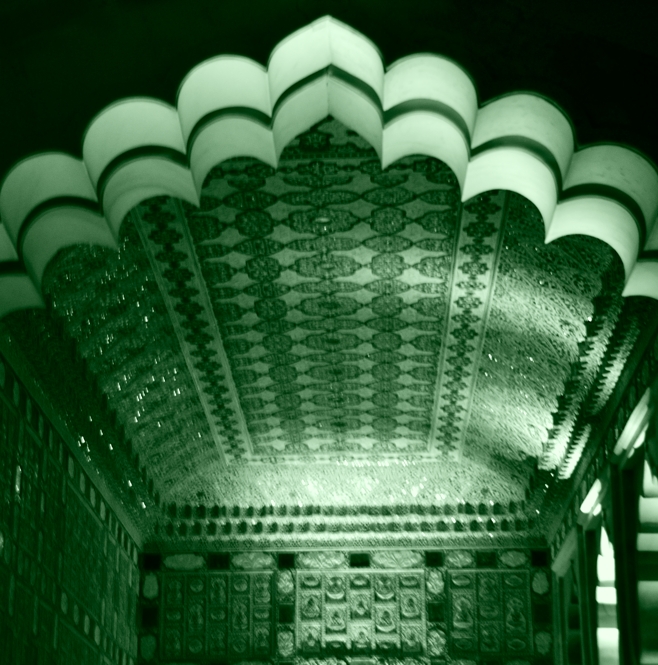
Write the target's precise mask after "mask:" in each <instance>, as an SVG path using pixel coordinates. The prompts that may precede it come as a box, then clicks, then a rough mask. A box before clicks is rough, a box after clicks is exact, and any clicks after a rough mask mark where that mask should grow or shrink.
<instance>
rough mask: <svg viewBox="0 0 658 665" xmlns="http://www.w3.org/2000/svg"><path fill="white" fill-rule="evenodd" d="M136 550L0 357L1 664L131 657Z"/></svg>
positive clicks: (124, 662)
mask: <svg viewBox="0 0 658 665" xmlns="http://www.w3.org/2000/svg"><path fill="white" fill-rule="evenodd" d="M136 563H137V548H136V546H135V543H134V542H133V541H132V540H131V538H130V536H129V535H128V534H127V532H126V531H125V529H124V528H123V527H122V525H121V524H120V522H119V520H118V519H117V517H116V515H115V514H114V512H113V511H112V510H111V509H110V508H109V507H108V504H107V503H106V501H105V500H104V498H103V497H102V496H101V494H100V492H99V490H98V487H97V486H96V485H95V484H94V483H93V482H92V481H91V480H90V479H89V477H88V476H87V475H86V473H85V471H84V470H83V469H82V468H81V465H80V464H79V463H78V461H77V460H76V459H75V457H74V456H73V455H72V454H71V452H70V450H69V448H68V447H67V444H66V443H65V442H64V441H63V440H62V438H61V437H60V436H59V434H58V433H57V432H56V431H55V430H54V428H53V427H52V425H51V424H50V423H49V422H48V420H47V418H46V417H45V416H44V415H43V413H42V412H41V411H40V410H39V409H38V407H37V406H36V405H35V404H34V401H33V400H32V398H31V397H30V395H28V394H27V391H26V390H25V388H24V386H22V385H21V384H20V382H19V381H18V380H17V379H16V377H15V376H14V375H13V374H12V372H11V371H10V370H9V368H8V366H7V363H6V362H4V361H3V359H2V358H1V357H0V654H1V655H0V662H2V663H11V664H12V665H21V664H23V663H25V664H28V663H29V664H30V665H32V664H34V663H38V664H39V665H41V664H44V665H46V664H47V665H52V664H55V663H57V664H59V663H62V664H64V663H66V664H67V665H69V664H72V663H75V664H76V665H91V664H94V665H95V664H96V663H98V664H103V665H104V664H106V663H120V664H121V665H129V664H130V665H132V664H133V663H134V662H135V657H136V650H137V639H136V635H135V630H136V600H137V590H138V574H137V566H136Z"/></svg>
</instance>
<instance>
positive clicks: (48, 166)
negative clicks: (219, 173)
mask: <svg viewBox="0 0 658 665" xmlns="http://www.w3.org/2000/svg"><path fill="white" fill-rule="evenodd" d="M327 115H331V116H333V117H334V118H336V119H337V120H339V121H340V122H342V123H343V124H344V125H346V126H347V127H349V128H350V129H352V130H354V131H356V132H357V133H358V134H360V135H361V136H362V137H363V138H365V139H366V140H367V141H368V142H369V143H370V144H371V145H372V146H373V147H374V149H375V150H376V152H377V154H378V156H379V158H380V160H381V164H382V166H383V167H386V166H388V165H389V164H391V163H393V162H395V161H396V160H398V159H400V158H402V157H405V156H409V155H413V154H419V153H420V154H424V155H427V156H430V157H434V158H437V159H440V160H442V161H443V162H445V163H446V164H447V165H448V166H449V167H450V168H451V169H452V170H453V172H454V174H455V176H456V178H457V181H458V182H459V185H460V188H461V199H462V201H467V200H469V199H471V198H473V197H474V196H476V195H478V194H481V193H483V192H486V191H490V190H496V189H504V190H509V191H513V192H517V193H518V194H521V195H522V196H524V197H526V198H527V199H529V200H530V201H532V203H534V204H535V205H536V206H537V208H538V210H539V212H540V214H541V216H542V219H543V221H544V225H545V240H546V242H551V241H553V240H555V239H557V238H560V237H562V236H565V235H574V234H584V235H588V236H592V237H595V238H598V239H600V240H603V241H604V242H606V243H607V244H608V245H610V246H611V247H612V248H613V249H614V250H615V251H616V252H617V254H618V255H619V256H620V258H621V260H622V263H623V266H624V270H625V276H626V286H625V289H624V295H625V296H633V295H643V296H649V297H652V298H655V299H658V279H657V278H658V258H656V257H657V256H658V255H657V254H656V252H658V229H657V228H656V225H655V221H656V217H657V214H658V172H657V171H656V168H655V166H654V165H653V164H652V163H651V162H650V160H649V159H648V158H646V157H645V156H643V155H641V154H639V153H638V152H637V151H635V150H633V149H631V148H628V147H624V146H620V145H613V144H600V145H592V146H587V147H584V148H581V149H577V148H576V145H575V137H574V131H573V127H572V125H571V123H570V121H569V119H568V118H567V117H566V116H565V114H564V113H563V112H562V111H561V110H560V109H559V108H558V107H557V106H556V105H555V104H554V103H552V102H551V101H549V100H547V99H545V98H543V97H541V96H539V95H537V94H535V93H528V92H516V93H512V94H510V95H507V96H504V97H501V98H498V99H495V100H492V101H490V102H489V103H486V104H484V105H483V106H481V107H478V101H477V95H476V91H475V86H474V84H473V82H472V80H471V79H470V77H469V76H468V74H467V73H466V72H465V71H464V70H463V69H462V68H461V67H459V66H458V65H457V64H455V63H454V62H452V61H450V60H449V59H447V58H444V57H442V56H438V55H433V54H424V53H420V54H414V55H411V56H408V57H405V58H402V59H401V60H398V61H397V62H395V63H393V64H392V65H391V66H389V67H388V68H385V66H384V64H383V61H382V57H381V54H380V53H379V51H378V50H377V48H376V47H375V46H374V45H373V44H372V43H371V42H370V41H369V40H368V39H367V38H366V37H364V36H363V35H361V34H360V33H358V32H356V31H355V30H353V29H352V28H350V27H349V26H347V25H345V24H343V23H341V22H339V21H337V20H335V19H333V18H331V17H324V18H321V19H319V20H317V21H315V22H313V23H311V24H310V25H308V26H306V27H304V28H302V29H300V30H298V31H297V32H295V33H293V34H292V35H290V36H289V37H288V38H287V39H285V40H283V41H282V42H281V43H280V44H279V45H278V46H277V47H276V48H275V49H274V51H273V52H272V55H271V57H270V60H269V63H268V66H267V68H265V67H263V66H262V65H260V64H258V63H256V62H254V61H252V60H249V59H247V58H243V57H239V56H228V55H227V56H218V57H216V58H211V59H210V60H207V61H205V62H203V63H201V64H200V65H198V66H197V67H196V68H194V69H193V70H192V71H191V72H190V73H189V74H188V75H187V77H186V78H185V79H184V81H183V83H182V84H181V87H180V90H179V93H178V102H177V107H176V108H174V107H172V106H170V105H168V104H165V103H164V102H162V101H160V100H155V99H147V98H129V99H125V100H120V101H118V102H116V103H115V104H113V105H111V106H109V107H107V108H106V109H104V110H103V111H102V112H101V113H100V114H99V115H98V116H97V117H96V118H95V119H94V120H93V121H92V122H91V124H90V125H89V127H88V129H87V131H86V133H85V137H84V140H83V149H82V155H83V156H82V159H76V158H75V157H73V156H71V155H68V154H64V153H43V154H38V155H35V156H31V157H28V158H26V159H24V160H23V161H21V162H19V163H18V164H17V165H16V166H15V167H14V168H13V169H11V170H10V172H9V173H8V175H7V176H6V177H5V179H4V182H3V184H2V187H1V188H0V219H1V220H2V224H1V225H0V317H2V316H4V315H6V314H8V313H10V312H12V311H16V310H20V309H25V308H35V307H42V306H43V298H42V292H41V283H42V278H43V274H44V270H45V268H46V266H47V265H48V263H49V261H50V260H51V259H52V258H53V257H54V256H55V254H56V253H57V252H58V251H59V250H60V249H62V248H64V247H67V246H70V245H72V244H94V245H100V246H107V247H112V248H116V247H117V239H118V237H119V229H120V226H121V224H122V222H123V220H124V218H125V217H126V215H127V213H128V212H129V211H130V210H132V209H133V208H134V207H135V206H136V205H137V204H139V203H140V202H142V201H144V200H145V199H148V198H150V197H153V196H157V195H168V196H173V197H176V198H180V199H183V200H184V201H187V202H189V203H191V204H192V205H194V206H199V205H200V194H201V188H202V185H203V182H204V180H205V178H206V176H207V175H208V173H209V172H210V170H211V169H212V167H213V166H215V165H216V164H218V163H220V162H222V161H224V160H227V159H229V158H232V157H236V156H241V157H254V158H257V159H259V160H261V161H263V162H265V163H266V164H269V165H271V166H277V164H278V160H279V157H280V155H281V153H282V151H283V149H284V147H285V146H286V145H287V144H288V143H289V142H290V141H291V140H292V139H293V138H294V137H295V136H297V135H298V134H299V133H301V132H303V131H305V130H307V129H308V128H310V127H311V126H313V125H314V124H316V123H317V122H319V121H321V120H322V119H323V118H325V117H327Z"/></svg>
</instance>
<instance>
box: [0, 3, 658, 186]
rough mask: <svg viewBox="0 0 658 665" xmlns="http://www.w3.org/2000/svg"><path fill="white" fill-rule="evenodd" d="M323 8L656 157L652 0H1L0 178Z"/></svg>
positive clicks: (169, 97)
mask: <svg viewBox="0 0 658 665" xmlns="http://www.w3.org/2000/svg"><path fill="white" fill-rule="evenodd" d="M324 14H332V15H333V16H335V17H336V18H339V19H341V20H342V21H345V22H346V23H349V24H350V25H352V26H353V27H355V28H356V29H357V30H359V31H361V32H363V33H364V34H365V35H366V36H368V37H369V38H370V39H372V40H373V41H374V42H375V43H376V44H377V45H378V46H379V48H380V49H381V51H382V52H383V55H384V58H385V61H386V63H387V64H390V63H392V62H393V61H394V60H396V59H397V58H399V57H401V56H404V55H407V54H409V53H414V52H418V51H433V52H436V53H441V54H444V55H447V56H450V57H451V58H454V59H455V60H456V61H457V62H459V63H460V64H461V65H463V66H464V67H465V68H466V69H467V70H468V71H469V72H470V74H471V75H472V76H473V78H474V80H475V82H476V85H477V88H478V92H479V99H480V102H484V101H486V100H487V99H490V98H491V97H494V96H497V95H500V94H503V93H507V92H511V91H514V90H534V91H537V92H540V93H542V94H544V95H547V96H548V97H551V98H552V99H553V100H555V101H556V102H557V103H558V104H560V105H561V106H562V107H563V108H564V109H565V111H566V112H567V113H568V114H569V116H570V117H571V119H572V120H573V122H574V125H575V127H576V133H577V140H578V143H579V145H584V144H588V143H592V142H597V141H613V142H621V143H626V144H630V145H631V146H634V147H636V148H638V149H639V150H641V151H643V152H644V153H646V154H647V155H648V156H649V157H651V158H652V159H653V160H654V161H656V162H658V127H657V123H656V112H655V106H654V97H656V94H655V89H656V83H657V81H658V38H657V37H656V35H657V30H656V28H657V27H658V3H655V2H638V1H637V0H635V1H634V2H631V3H628V2H627V3H625V4H624V3H619V2H617V3H615V4H612V3H610V2H607V1H605V2H590V1H589V0H588V1H579V0H558V1H556V2H550V3H549V2H543V1H537V0H500V1H498V0H488V1H487V0H482V1H475V0H463V1H459V0H432V1H429V0H378V1H377V2H374V1H372V0H334V1H329V0H326V1H321V0H247V1H244V2H227V1H224V0H1V1H0V127H1V128H2V129H1V130H0V178H2V177H4V175H5V173H6V171H7V169H9V168H10V167H11V166H12V165H13V164H14V163H15V162H16V161H17V160H19V159H21V158H22V157H25V156H26V155H28V154H30V153H34V152H41V151H46V150H64V151H67V152H70V153H72V154H74V155H76V156H79V155H80V151H81V143H82V136H83V133H84V130H85V127H86V126H87V125H88V123H89V122H90V121H91V120H92V118H93V117H94V115H95V114H96V113H98V112H99V111H100V110H101V109H102V108H103V107H105V106H106V105H108V104H110V103H111V102H113V101H115V100H117V99H119V98H122V97H127V96H132V95H140V96H153V97H159V98H161V99H163V100H165V101H167V102H170V103H174V102H175V97H176V91H177V89H178V85H179V84H180V82H181V80H182V79H183V77H184V76H185V74H186V73H187V72H188V71H189V70H190V69H191V68H192V67H193V66H194V65H196V64H198V63H199V62H201V61H202V60H204V59H206V58H208V57H211V56H213V55H217V54H220V53H239V54H242V55H246V56H249V57H251V58H254V59H255V60H257V61H259V62H261V63H266V62H267V58H268V55H269V53H270V51H271V50H272V48H273V47H274V46H275V45H276V43H277V42H278V41H280V40H281V39H283V38H284V37H286V36H287V35H288V34H289V33H290V32H292V31H294V30H296V29H297V28H300V27H302V26H303V25H305V24H307V23H309V22H310V21H312V20H314V19H316V18H318V17H320V16H322V15H324Z"/></svg>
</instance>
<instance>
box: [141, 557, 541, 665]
mask: <svg viewBox="0 0 658 665" xmlns="http://www.w3.org/2000/svg"><path fill="white" fill-rule="evenodd" d="M245 555H249V561H259V560H261V559H262V560H263V561H264V560H265V558H266V557H271V556H272V555H271V554H270V553H267V552H259V551H253V552H248V553H247V552H243V553H237V554H230V555H226V556H224V555H222V556H223V557H224V558H220V559H221V561H222V565H224V566H227V568H226V570H225V571H216V570H208V569H207V565H206V567H205V568H204V569H203V570H200V571H196V572H178V571H171V570H169V569H163V570H162V571H161V572H160V573H155V575H156V577H158V581H159V587H160V588H161V589H162V591H161V598H160V599H156V601H154V600H153V599H152V598H148V597H146V595H144V596H143V597H144V600H143V602H144V604H145V605H147V606H148V605H152V604H153V603H154V602H159V603H160V624H159V638H158V639H159V642H160V644H159V656H160V658H161V660H162V662H163V663H169V662H171V663H179V662H183V659H187V660H186V661H185V662H187V661H189V662H197V661H201V662H203V663H204V665H205V662H206V660H208V659H212V658H219V659H226V660H227V661H230V662H234V661H248V660H250V659H257V660H261V659H264V660H268V661H272V662H274V663H277V664H278V663H284V662H286V663H287V662H290V661H293V660H294V661H295V662H296V663H298V665H312V664H314V663H315V665H327V662H328V660H327V659H336V661H337V663H341V664H342V665H347V664H348V663H349V665H355V664H356V665H364V664H363V663H359V662H358V661H359V659H365V660H368V661H370V660H372V659H374V661H375V662H376V663H377V664H379V665H411V663H412V662H413V663H414V665H429V660H441V659H450V661H451V662H453V663H454V662H462V661H463V662H473V663H480V662H485V661H486V660H496V659H497V660H500V661H501V662H505V663H506V662H508V661H509V662H511V661H518V660H520V661H522V660H528V661H529V662H531V661H534V659H535V658H541V657H545V656H547V655H548V654H549V653H550V650H551V649H552V626H551V623H550V622H551V589H550V579H549V575H548V571H549V569H548V568H547V567H545V566H543V565H534V564H533V561H534V560H535V559H536V560H537V561H542V562H544V563H545V557H544V555H543V554H542V553H541V552H540V553H539V554H537V555H536V556H535V554H532V556H531V553H530V552H529V551H524V550H498V551H493V550H492V551H488V552H482V551H477V550H467V549H461V550H449V551H445V552H440V551H429V552H423V551H413V550H410V551H407V552H404V551H401V550H384V549H381V550H370V551H368V552H357V553H354V552H349V551H348V552H344V551H335V552H327V551H321V552H312V551H308V552H296V553H294V556H293V555H291V554H287V555H281V554H280V555H278V558H275V559H273V560H275V561H276V566H277V568H276V569H274V570H272V569H268V570H260V571H255V570H250V571H246V570H243V569H241V568H240V566H241V565H243V564H244V561H245V560H246V556H245ZM407 555H408V556H407ZM263 557H265V558H263ZM220 559H217V561H219V560H220ZM268 560H269V559H268ZM212 561H213V562H214V561H215V559H212ZM209 562H211V559H210V558H208V563H209ZM236 562H237V564H236ZM394 562H395V563H398V564H401V563H406V564H408V566H409V567H402V566H401V565H399V566H398V567H395V568H394V567H392V564H393V563H394ZM412 564H414V565H413V567H411V565H412ZM510 564H514V565H513V567H510ZM213 565H215V564H213ZM153 574H154V573H148V574H147V575H145V579H146V578H149V579H150V576H151V575H153ZM204 659H205V660H204ZM208 662H210V660H208ZM370 665H372V663H370Z"/></svg>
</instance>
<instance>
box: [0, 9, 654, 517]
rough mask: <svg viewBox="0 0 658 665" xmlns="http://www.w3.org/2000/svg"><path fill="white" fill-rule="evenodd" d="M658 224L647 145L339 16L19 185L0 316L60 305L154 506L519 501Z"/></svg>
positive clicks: (0, 257) (106, 115) (646, 286)
mask: <svg viewBox="0 0 658 665" xmlns="http://www.w3.org/2000/svg"><path fill="white" fill-rule="evenodd" d="M328 116H329V117H328ZM327 118H328V119H327ZM657 213H658V174H657V173H656V171H655V168H654V167H653V165H652V164H650V162H649V161H648V160H646V159H645V158H644V157H642V156H641V155H639V154H637V153H636V152H634V151H633V150H631V149H628V148H624V147H620V146H616V145H598V146H591V147H588V148H584V149H581V150H576V149H575V139H574V135H573V130H572V127H571V125H570V123H569V120H568V119H567V118H565V116H564V115H563V114H562V112H561V111H560V110H559V109H557V108H556V107H555V106H554V105H553V104H551V103H550V102H549V101H547V100H545V99H543V98H541V97H539V96H537V95H534V94H528V93H517V94H512V95H509V96H507V97H504V98H501V99H498V100H495V101H493V102H491V103H489V104H487V105H485V106H483V107H481V108H478V104H477V98H476V93H475V88H474V86H473V83H472V81H471V80H470V78H469V77H468V75H467V74H466V73H465V72H464V71H463V70H462V69H461V68H459V67H458V66H457V65H455V64H454V63H452V62H450V61H448V60H446V59H444V58H441V57H440V56H435V55H426V54H419V55H415V56H410V57H408V58H405V59H403V60H401V61H399V62H397V63H395V64H393V65H392V66H391V67H389V68H388V70H386V71H385V70H384V67H383V64H382V62H381V58H380V56H379V54H378V52H377V50H376V48H375V47H374V46H372V44H370V42H368V40H367V39H366V38H364V37H363V36H362V35H360V34H358V33H356V32H354V31H353V30H351V29H350V28H349V27H348V26H345V25H343V24H341V23H339V22H337V21H335V20H334V19H331V18H325V19H321V20H320V21H317V22H315V23H313V24H311V25H310V26H307V27H306V28H304V29H302V30H300V31H298V32H297V33H295V34H293V35H291V36H290V37H289V38H288V39H287V40H285V41H284V42H282V43H281V44H280V45H279V46H278V47H277V48H276V49H275V51H274V52H273V54H272V57H271V59H270V62H269V64H268V68H267V69H266V70H265V69H263V68H262V67H261V66H260V65H257V64H256V63H254V62H252V61H249V60H246V59H244V58H238V57H231V56H222V57H218V58H215V59H212V60H210V61H207V62H205V63H202V64H201V65H199V66H198V67H197V68H195V69H194V70H192V72H190V74H189V75H188V76H187V78H186V79H185V80H184V81H183V83H182V85H181V88H180V91H179V96H178V105H177V108H176V109H174V108H172V107H169V106H167V105H165V104H163V103H162V102H159V101H157V100H151V99H130V100H125V101H121V102H118V103H117V104H115V105H113V106H111V107H108V108H107V109H106V110H105V111H103V112H102V113H101V114H100V115H99V116H98V117H97V118H96V119H95V120H94V121H93V122H92V123H91V125H90V126H89V128H88V130H87V133H86V136H85V139H84V144H83V159H82V160H77V159H75V158H73V157H71V156H69V155H64V154H42V155H36V156H34V157H30V158H27V159H25V160H24V161H22V162H20V163H19V164H18V165H17V166H16V167H14V169H12V171H11V172H10V173H9V174H8V176H7V177H6V179H5V181H4V183H3V186H2V188H1V189H0V215H1V216H2V222H3V225H2V226H0V261H3V262H4V263H2V264H0V265H2V266H3V268H4V269H3V270H2V271H0V316H4V317H5V319H4V320H5V322H6V324H7V325H8V326H9V328H10V329H11V330H13V332H14V333H15V335H14V337H15V338H19V337H20V329H21V325H24V322H23V319H22V318H21V310H25V309H30V308H36V307H40V306H43V303H44V301H48V302H49V303H50V306H49V312H50V314H51V315H52V316H54V317H56V318H58V320H60V321H61V322H62V323H63V326H64V329H65V331H66V334H67V335H69V336H70V337H71V338H72V339H73V340H74V341H75V343H76V345H77V348H78V350H79V353H80V355H81V357H82V358H84V359H85V361H86V363H87V366H88V368H89V370H90V372H91V373H92V374H93V375H94V376H95V377H96V379H97V380H98V383H99V386H100V388H101V390H102V392H103V394H104V395H106V396H107V399H108V403H109V406H110V408H111V409H112V410H113V411H114V412H115V413H116V414H117V419H118V422H119V423H120V424H121V425H122V426H123V427H125V430H126V435H127V436H128V437H129V438H130V440H131V441H132V444H133V446H134V449H135V450H136V451H137V452H138V453H139V455H140V458H141V461H142V463H143V464H144V465H145V468H146V471H147V473H148V475H149V476H150V477H151V478H152V479H153V480H154V482H155V486H156V488H158V489H159V490H160V491H161V493H162V496H163V498H165V499H166V500H172V501H184V500H185V499H186V498H189V497H191V496H197V497H201V498H202V499H203V500H205V501H206V502H208V503H210V502H222V501H226V502H229V501H230V502H234V503H235V504H236V505H261V504H263V505H264V504H266V503H269V502H270V501H271V500H275V501H277V502H278V503H285V502H292V503H297V502H306V503H308V502H313V501H317V502H319V501H321V500H324V501H329V502H333V503H339V504H341V503H342V504H350V505H354V504H357V503H364V504H365V503H373V504H376V505H386V504H388V503H390V502H392V501H394V502H402V503H434V504H436V503H437V502H440V501H442V497H443V498H445V496H450V497H452V498H454V497H460V498H463V499H464V500H465V501H485V500H487V501H488V500H489V499H492V500H494V499H495V500H502V501H509V500H519V499H523V497H524V496H525V491H526V488H527V485H528V482H529V478H530V477H531V475H532V474H533V472H534V469H535V468H536V467H537V465H538V466H539V468H540V469H543V470H546V471H547V472H548V471H550V472H552V473H554V474H555V475H557V476H560V477H569V475H570V474H571V473H572V472H573V469H574V468H575V465H576V464H577V462H578V460H579V459H580V455H581V453H582V451H583V448H584V446H585V445H586V440H587V435H588V431H587V430H583V429H582V428H580V429H579V427H580V425H579V423H580V421H579V420H578V418H579V414H580V413H581V412H582V411H583V409H585V408H588V409H590V411H592V412H594V413H595V412H596V411H597V410H600V409H601V408H602V407H603V405H604V404H605V399H606V394H607V395H609V393H610V390H611V388H610V386H609V385H604V386H603V387H602V383H601V381H602V379H601V377H602V375H603V374H605V372H608V373H607V374H605V376H606V377H607V379H606V380H607V381H608V382H609V384H610V385H614V381H615V380H616V377H617V376H618V375H619V373H620V372H621V370H622V369H623V365H624V362H625V359H626V358H627V357H628V354H629V353H630V348H632V343H633V341H634V339H635V338H636V337H637V335H638V334H639V333H638V330H637V328H635V329H633V330H632V331H631V332H629V333H628V335H629V337H628V339H626V340H625V343H626V346H627V347H628V348H626V350H625V351H623V352H619V353H618V354H617V355H616V356H615V362H616V363H617V365H616V366H615V369H614V371H612V373H611V372H610V371H609V370H610V368H609V367H607V366H605V363H606V362H608V360H609V356H610V354H611V350H610V349H611V344H612V341H613V340H614V339H615V331H616V330H617V329H618V328H620V327H622V328H623V326H622V325H621V317H622V316H623V308H624V301H623V297H622V293H623V295H625V296H638V295H642V296H649V297H652V298H656V299H658V287H657V284H658V280H657V279H656V276H657V275H656V273H657V271H658V263H657V262H654V260H653V258H652V256H653V254H652V252H653V251H654V250H656V249H658V237H656V235H655V234H654V222H655V218H656V215H657ZM547 243H548V244H547ZM117 250H119V251H117ZM633 336H635V337H633ZM624 353H625V354H626V355H625V356H624ZM604 370H605V371H604ZM606 391H608V392H607V393H606ZM446 460H450V461H451V464H450V465H447V464H446V463H445V462H446ZM281 462H285V463H286V464H284V465H282V464H280V463H281ZM309 462H315V463H317V464H315V465H309V464H308V463H309ZM181 469H184V473H181ZM392 487H394V489H393V490H392V489H391V488H392Z"/></svg>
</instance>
